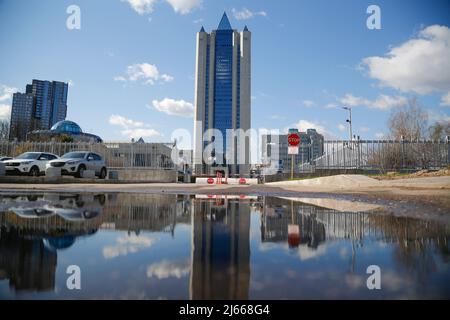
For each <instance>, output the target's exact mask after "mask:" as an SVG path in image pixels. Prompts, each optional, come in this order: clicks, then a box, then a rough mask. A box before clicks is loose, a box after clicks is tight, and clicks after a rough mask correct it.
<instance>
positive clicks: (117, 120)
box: [109, 114, 144, 129]
mask: <svg viewBox="0 0 450 320" xmlns="http://www.w3.org/2000/svg"><path fill="white" fill-rule="evenodd" d="M109 123H110V124H112V125H118V126H121V127H123V128H125V129H128V128H129V127H142V126H144V123H143V122H140V121H134V120H131V119H127V118H125V117H122V116H119V115H117V114H113V115H111V116H110V117H109Z"/></svg>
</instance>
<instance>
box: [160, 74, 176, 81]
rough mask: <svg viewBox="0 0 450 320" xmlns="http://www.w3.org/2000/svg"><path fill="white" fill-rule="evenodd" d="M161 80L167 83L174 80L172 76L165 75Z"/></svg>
mask: <svg viewBox="0 0 450 320" xmlns="http://www.w3.org/2000/svg"><path fill="white" fill-rule="evenodd" d="M161 79H162V80H163V81H165V82H171V81H173V79H174V78H173V77H172V76H169V75H168V74H163V75H161Z"/></svg>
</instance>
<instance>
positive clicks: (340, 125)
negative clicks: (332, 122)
mask: <svg viewBox="0 0 450 320" xmlns="http://www.w3.org/2000/svg"><path fill="white" fill-rule="evenodd" d="M338 129H339V131H345V129H347V128H346V126H344V125H343V124H342V123H340V124H338Z"/></svg>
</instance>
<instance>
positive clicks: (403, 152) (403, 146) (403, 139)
mask: <svg viewBox="0 0 450 320" xmlns="http://www.w3.org/2000/svg"><path fill="white" fill-rule="evenodd" d="M400 143H401V150H402V169H405V137H404V136H401V142H400Z"/></svg>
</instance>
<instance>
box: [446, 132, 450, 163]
mask: <svg viewBox="0 0 450 320" xmlns="http://www.w3.org/2000/svg"><path fill="white" fill-rule="evenodd" d="M445 142H446V144H447V163H446V164H447V166H449V165H450V162H449V160H450V136H446V137H445Z"/></svg>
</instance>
